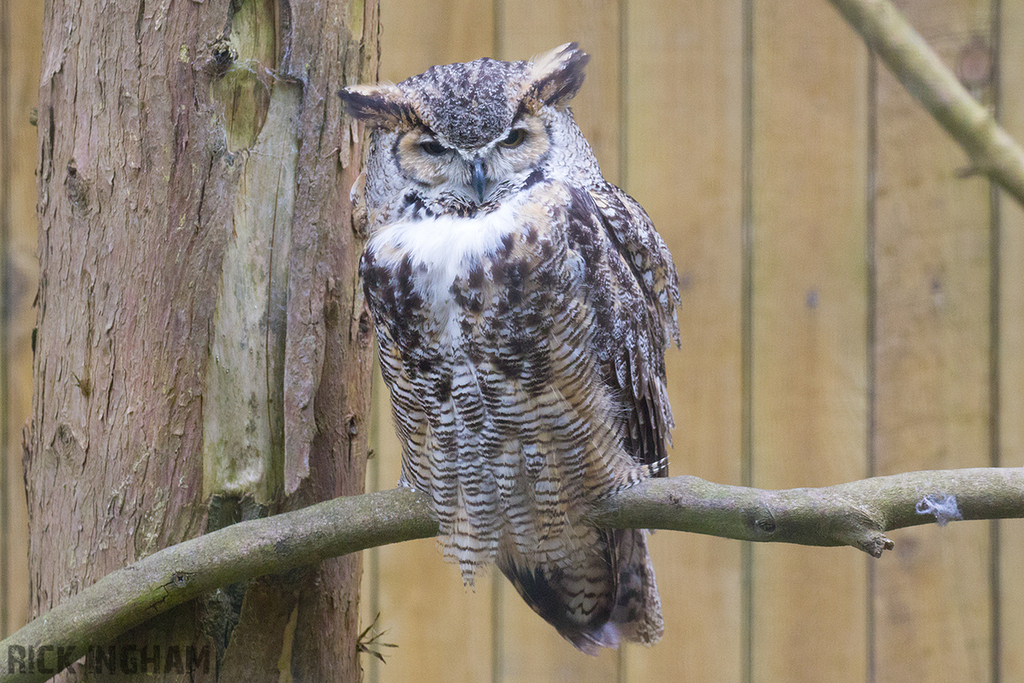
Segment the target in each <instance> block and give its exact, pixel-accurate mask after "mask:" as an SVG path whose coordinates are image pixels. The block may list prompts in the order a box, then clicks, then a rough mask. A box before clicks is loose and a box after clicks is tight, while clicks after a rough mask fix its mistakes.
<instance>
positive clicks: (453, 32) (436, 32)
mask: <svg viewBox="0 0 1024 683" xmlns="http://www.w3.org/2000/svg"><path fill="white" fill-rule="evenodd" d="M380 22H381V39H380V44H381V55H380V77H381V79H382V80H387V81H391V82H393V83H398V82H399V81H401V80H404V79H406V78H408V77H409V76H414V75H416V74H419V73H423V72H424V71H426V70H427V69H429V68H430V67H432V66H434V65H435V64H451V63H453V62H468V61H472V60H474V59H477V58H479V57H493V56H495V55H494V11H493V9H492V7H491V4H490V3H488V2H478V1H474V0H441V1H439V2H410V1H408V0H383V2H381V4H380Z"/></svg>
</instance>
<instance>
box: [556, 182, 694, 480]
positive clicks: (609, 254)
mask: <svg viewBox="0 0 1024 683" xmlns="http://www.w3.org/2000/svg"><path fill="white" fill-rule="evenodd" d="M571 193H572V207H571V208H570V211H569V220H570V225H569V228H568V234H569V239H570V241H571V242H572V243H573V244H574V246H576V248H578V249H579V250H580V251H581V253H582V255H583V257H584V260H585V261H586V263H587V266H588V269H589V270H590V271H591V272H589V273H588V282H589V283H590V286H589V289H588V292H587V295H588V298H589V302H590V305H591V306H592V307H593V308H594V312H595V316H594V320H595V323H596V325H597V328H598V329H597V331H596V333H595V337H594V345H595V348H596V352H597V355H598V357H599V359H600V361H601V366H602V374H603V377H604V380H605V383H606V384H607V385H608V386H609V387H611V388H612V391H613V394H614V395H615V396H617V397H618V399H619V401H620V402H621V404H622V408H623V416H622V419H623V421H624V425H623V428H624V429H623V432H624V433H623V438H624V441H625V444H624V445H625V448H626V450H627V451H628V452H629V453H631V454H632V455H633V457H634V458H635V459H636V460H637V461H638V462H639V463H641V464H643V465H646V466H647V468H648V470H649V472H650V474H651V475H653V476H668V453H667V448H666V443H667V442H668V443H670V439H671V435H670V433H669V430H670V429H671V428H672V426H673V424H674V423H673V420H672V410H671V407H670V405H669V399H668V391H667V387H666V379H665V360H664V354H665V348H666V347H667V346H668V344H669V341H670V340H672V341H675V342H676V343H678V341H679V328H678V322H677V319H676V311H675V309H676V305H677V304H678V302H679V284H678V277H677V275H676V271H675V267H674V265H673V263H672V256H671V253H670V252H669V250H668V247H667V246H665V243H664V241H662V239H661V237H660V236H659V235H658V233H657V232H656V231H655V229H654V225H653V223H652V222H651V219H650V217H648V215H647V213H646V212H645V211H644V210H643V209H642V208H641V207H640V205H639V204H637V203H636V202H635V201H634V200H633V199H632V198H631V197H630V196H629V195H627V194H626V193H625V192H623V191H622V190H620V189H619V188H617V187H615V186H614V185H611V184H609V183H605V184H603V185H600V186H597V187H595V188H590V189H589V190H583V189H573V190H572V191H571Z"/></svg>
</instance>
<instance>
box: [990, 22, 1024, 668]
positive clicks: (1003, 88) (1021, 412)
mask: <svg viewBox="0 0 1024 683" xmlns="http://www.w3.org/2000/svg"><path fill="white" fill-rule="evenodd" d="M1000 6H1001V9H1002V16H1001V17H1000V18H999V27H1000V32H1001V35H1000V37H999V43H998V44H999V53H1000V54H999V56H998V65H999V67H1000V69H999V78H998V83H999V90H1000V92H1001V98H1000V99H1001V101H1002V102H1001V107H1000V109H1001V111H1000V116H1001V119H1002V123H1003V126H1004V127H1005V128H1006V130H1007V131H1008V132H1009V133H1010V135H1012V136H1013V137H1014V138H1015V139H1016V140H1017V141H1018V142H1020V141H1024V69H1021V64H1024V3H1020V2H1002V3H1000ZM999 213H1000V224H1001V225H1000V242H999V252H998V253H999V275H1000V278H999V304H1000V305H999V338H998V344H999V376H998V381H999V426H1000V431H999V437H1000V438H999V453H1000V462H999V464H1000V465H1002V466H1004V467H1022V466H1024V283H1022V282H1021V275H1020V274H1021V273H1022V272H1024V209H1022V208H1021V206H1020V205H1019V204H1017V202H1016V201H1014V200H1013V198H1012V197H1010V196H1009V195H1006V194H1002V195H1001V200H1000V205H999ZM999 525H1000V533H999V548H998V559H999V579H1000V581H999V593H998V598H999V617H1000V620H999V622H998V623H997V628H999V634H998V635H999V643H1000V645H1001V651H1000V652H999V653H998V655H999V659H998V660H997V661H996V662H995V663H996V665H997V666H999V667H1000V672H999V673H1000V676H1001V678H1000V679H999V680H1003V681H1021V680H1024V522H1021V521H1020V520H1008V521H1003V522H1000V523H999Z"/></svg>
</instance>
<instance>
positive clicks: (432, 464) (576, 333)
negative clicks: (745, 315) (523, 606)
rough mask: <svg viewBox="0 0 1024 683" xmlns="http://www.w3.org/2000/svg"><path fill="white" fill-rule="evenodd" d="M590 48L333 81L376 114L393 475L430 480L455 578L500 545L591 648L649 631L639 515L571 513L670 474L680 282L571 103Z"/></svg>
mask: <svg viewBox="0 0 1024 683" xmlns="http://www.w3.org/2000/svg"><path fill="white" fill-rule="evenodd" d="M588 60H589V57H588V56H587V55H586V54H585V53H583V52H581V51H580V50H578V49H577V47H576V45H575V44H569V45H564V46H562V47H559V48H556V49H555V50H553V51H551V52H549V53H547V54H545V55H542V56H540V57H537V58H534V59H533V60H532V61H522V62H503V61H496V60H493V59H478V60H476V61H473V62H469V63H466V64H450V65H447V66H435V67H433V68H431V69H429V70H427V71H426V72H425V73H423V74H420V75H419V76H413V77H412V78H409V79H408V80H405V81H403V82H401V83H399V84H398V85H392V84H377V85H360V86H354V87H350V88H346V89H344V90H342V91H341V93H340V94H341V97H342V99H343V101H344V104H345V105H346V108H347V110H348V111H349V112H350V113H351V114H352V115H353V116H355V117H356V118H358V119H361V120H363V121H365V122H366V124H367V125H368V126H369V127H371V128H372V130H373V133H372V136H371V143H370V148H369V155H368V158H367V161H366V171H365V185H364V189H363V190H362V192H363V193H364V194H365V197H359V196H356V197H355V199H356V201H365V208H366V212H367V221H368V224H369V240H368V242H367V245H366V250H365V252H364V253H363V256H362V261H361V263H360V273H361V274H362V277H363V282H364V287H365V292H366V298H367V300H368V302H369V305H370V309H371V312H372V314H373V318H374V322H375V326H376V330H377V338H378V341H379V344H380V360H381V370H382V372H383V375H384V381H385V382H386V383H387V385H388V387H389V388H390V389H391V400H392V407H393V411H394V420H395V424H396V428H397V430H398V434H399V437H400V439H401V441H402V446H403V447H402V479H401V483H402V484H404V485H407V486H411V487H412V488H414V489H417V490H419V491H422V492H424V493H426V494H427V495H429V496H430V498H431V500H432V501H433V506H434V510H435V511H436V513H437V517H438V519H439V521H440V540H441V544H442V546H443V548H444V555H445V557H446V558H447V559H449V560H452V561H455V562H458V564H459V566H460V568H461V570H462V578H463V581H464V582H465V583H466V584H472V581H473V577H474V574H475V573H476V572H477V571H478V570H479V569H480V568H481V567H483V566H485V565H487V564H488V563H490V562H492V561H493V562H496V563H497V565H498V567H499V568H500V569H501V571H502V572H503V573H504V574H505V576H507V577H508V579H509V580H510V581H511V582H512V584H513V585H515V587H516V589H517V590H518V591H519V593H520V594H521V595H522V596H523V598H524V599H525V600H526V602H527V603H529V605H530V606H531V607H532V608H533V609H534V610H535V611H536V612H537V613H538V614H540V616H542V617H543V618H544V619H546V620H547V621H548V622H550V623H551V624H552V625H553V626H554V627H555V628H556V629H557V630H558V632H559V633H561V634H562V635H563V636H564V637H565V638H567V639H568V640H569V641H571V642H572V643H573V644H574V645H575V646H576V647H578V648H579V649H580V650H583V651H584V652H587V653H590V654H596V653H597V652H598V649H599V647H600V646H604V647H615V646H617V645H618V643H619V641H620V640H629V641H636V642H641V643H654V642H656V641H657V640H658V639H659V638H660V637H661V633H662V618H661V603H660V600H659V598H658V588H657V585H656V584H655V580H654V570H653V567H652V566H651V561H650V556H649V554H648V551H647V542H646V532H645V531H642V530H612V529H595V528H593V527H591V526H588V525H587V524H586V523H585V522H584V517H585V515H586V513H587V510H588V506H590V505H591V504H592V503H593V502H594V501H597V500H599V499H601V498H602V497H603V496H607V495H608V494H610V493H612V492H614V491H617V490H619V489H621V488H623V487H625V486H629V485H630V484H632V483H634V482H636V481H638V480H639V479H640V478H642V477H646V476H664V475H666V474H667V459H666V446H665V442H666V439H667V438H668V430H669V428H670V427H671V426H672V414H671V410H670V408H669V401H668V397H667V394H666V388H665V362H664V352H665V347H666V346H667V344H668V342H669V340H670V338H675V340H676V342H677V343H678V337H679V332H678V326H677V322H676V315H675V308H676V305H677V303H678V300H679V294H678V283H677V276H676V271H675V267H674V266H673V263H672V257H671V255H670V254H669V251H668V249H667V248H666V246H665V244H664V242H662V240H661V238H660V237H659V236H658V234H657V233H656V232H655V230H654V226H653V225H652V224H651V220H650V218H648V216H647V214H646V213H645V212H644V210H643V209H642V208H641V207H640V205H639V204H637V203H636V202H635V201H634V200H633V199H632V198H630V197H629V196H627V195H626V194H625V193H624V192H623V191H622V190H620V189H619V188H617V187H615V186H613V185H612V184H610V183H609V182H607V181H606V180H605V179H604V177H603V176H602V175H601V170H600V169H599V168H598V165H597V161H596V159H595V158H594V154H593V152H592V151H591V149H590V146H589V145H588V144H587V141H586V140H585V139H584V138H583V134H582V133H581V132H580V129H579V128H578V127H577V126H576V123H575V121H574V120H573V116H572V112H571V111H570V110H569V107H568V104H569V101H570V100H571V99H572V97H573V96H574V95H575V94H576V92H577V90H579V88H580V86H581V85H582V83H583V76H584V74H583V69H584V66H585V65H586V63H587V61H588ZM359 193H360V190H358V189H357V190H355V191H354V194H355V195H358V194H359Z"/></svg>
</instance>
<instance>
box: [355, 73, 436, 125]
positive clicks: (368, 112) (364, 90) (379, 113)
mask: <svg viewBox="0 0 1024 683" xmlns="http://www.w3.org/2000/svg"><path fill="white" fill-rule="evenodd" d="M338 96H339V97H341V102H342V104H343V105H344V106H345V111H346V112H348V114H349V116H352V117H353V118H356V119H359V120H360V121H365V122H366V123H368V124H369V125H371V126H374V127H380V128H398V127H400V126H402V125H412V124H414V123H415V122H416V121H417V116H416V112H415V110H414V109H413V106H412V103H411V102H410V101H409V98H408V97H406V95H405V93H404V92H402V91H401V89H399V87H398V86H396V85H393V84H391V83H377V84H374V85H350V86H348V87H347V88H342V89H341V90H339V91H338Z"/></svg>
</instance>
